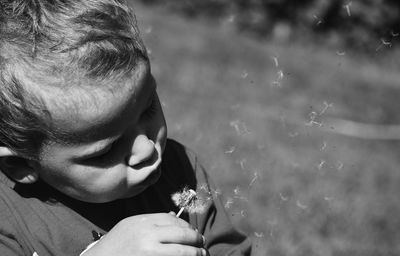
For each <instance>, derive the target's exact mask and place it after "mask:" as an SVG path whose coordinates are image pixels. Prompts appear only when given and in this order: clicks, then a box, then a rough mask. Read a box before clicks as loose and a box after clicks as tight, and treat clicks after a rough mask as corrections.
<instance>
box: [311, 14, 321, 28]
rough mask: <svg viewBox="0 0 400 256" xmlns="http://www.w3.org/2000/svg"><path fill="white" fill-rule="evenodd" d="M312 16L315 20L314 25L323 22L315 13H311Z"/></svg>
mask: <svg viewBox="0 0 400 256" xmlns="http://www.w3.org/2000/svg"><path fill="white" fill-rule="evenodd" d="M313 18H314V19H315V20H316V21H317V23H316V25H317V26H319V25H321V24H322V23H323V20H322V19H320V18H319V17H318V16H317V15H315V14H314V15H313Z"/></svg>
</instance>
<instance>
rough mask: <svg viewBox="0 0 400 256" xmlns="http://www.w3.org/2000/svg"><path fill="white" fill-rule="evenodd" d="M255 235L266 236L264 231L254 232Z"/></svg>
mask: <svg viewBox="0 0 400 256" xmlns="http://www.w3.org/2000/svg"><path fill="white" fill-rule="evenodd" d="M254 235H255V236H256V237H258V238H262V237H264V233H263V232H254Z"/></svg>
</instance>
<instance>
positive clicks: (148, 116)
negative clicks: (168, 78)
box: [95, 98, 157, 159]
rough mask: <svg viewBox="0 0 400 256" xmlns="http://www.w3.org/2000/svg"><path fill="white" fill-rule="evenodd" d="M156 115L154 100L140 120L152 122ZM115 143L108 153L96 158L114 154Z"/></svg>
mask: <svg viewBox="0 0 400 256" xmlns="http://www.w3.org/2000/svg"><path fill="white" fill-rule="evenodd" d="M156 113H157V104H156V100H155V98H153V99H152V100H151V103H150V105H149V106H148V107H147V108H146V109H145V111H144V112H143V113H142V115H141V117H140V118H141V119H144V120H150V119H151V118H152V117H153V116H154V115H155V114H156ZM115 143H116V142H114V143H113V144H112V145H111V146H110V148H109V149H108V150H107V151H106V152H104V153H103V154H101V155H98V156H96V157H95V158H96V159H102V158H104V157H106V156H108V155H109V154H110V153H111V152H112V150H113V148H114V144H115Z"/></svg>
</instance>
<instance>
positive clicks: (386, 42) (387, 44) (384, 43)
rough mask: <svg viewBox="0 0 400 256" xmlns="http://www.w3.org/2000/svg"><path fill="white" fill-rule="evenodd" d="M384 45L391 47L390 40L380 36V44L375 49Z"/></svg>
mask: <svg viewBox="0 0 400 256" xmlns="http://www.w3.org/2000/svg"><path fill="white" fill-rule="evenodd" d="M384 46H388V47H389V48H390V47H392V42H390V41H386V40H385V39H384V38H381V44H380V45H379V46H378V47H377V48H376V51H379V50H380V49H381V48H382V47H384Z"/></svg>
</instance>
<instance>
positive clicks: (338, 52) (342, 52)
mask: <svg viewBox="0 0 400 256" xmlns="http://www.w3.org/2000/svg"><path fill="white" fill-rule="evenodd" d="M336 54H337V55H339V56H344V55H346V52H345V51H339V50H338V51H336Z"/></svg>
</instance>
